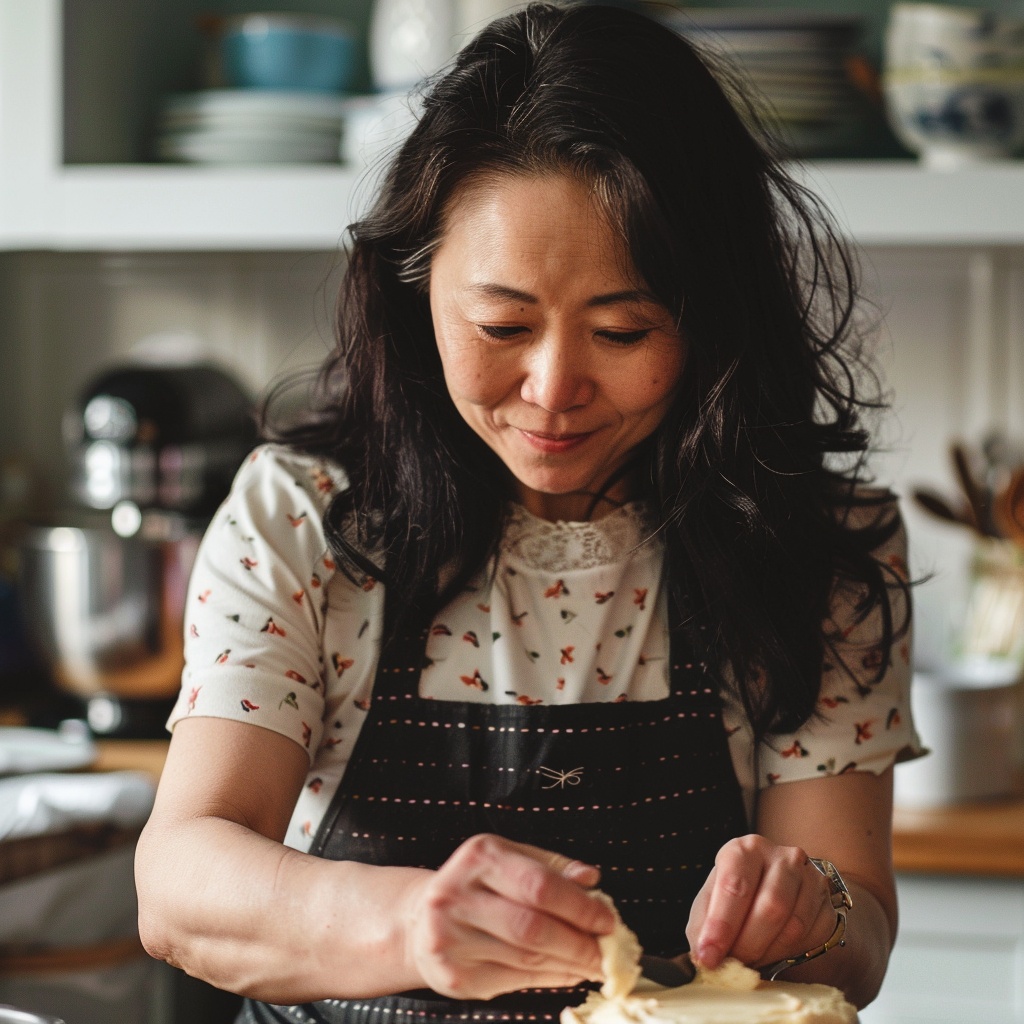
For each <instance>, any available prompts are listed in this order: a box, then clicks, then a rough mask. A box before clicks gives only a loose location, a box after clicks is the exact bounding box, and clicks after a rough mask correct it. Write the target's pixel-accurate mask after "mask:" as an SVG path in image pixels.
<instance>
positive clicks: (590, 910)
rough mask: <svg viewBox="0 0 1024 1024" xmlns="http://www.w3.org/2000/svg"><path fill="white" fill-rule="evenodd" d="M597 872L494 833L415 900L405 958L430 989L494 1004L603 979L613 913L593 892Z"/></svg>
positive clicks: (459, 853) (457, 857)
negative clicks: (504, 996)
mask: <svg viewBox="0 0 1024 1024" xmlns="http://www.w3.org/2000/svg"><path fill="white" fill-rule="evenodd" d="M598 877H599V872H598V870H597V868H595V867H592V866H591V865H588V864H583V863H582V862H580V861H574V860H571V859H570V858H568V857H563V856H561V855H559V854H556V853H550V852H548V851H546V850H541V849H538V848H537V847H534V846H526V845H524V844H522V843H514V842H511V841H510V840H507V839H502V838H501V837H499V836H493V835H477V836H473V837H472V838H470V839H468V840H466V842H464V843H463V844H462V845H461V846H460V847H459V848H458V849H457V850H456V851H455V852H454V853H453V854H452V855H451V857H450V858H449V859H448V860H447V861H446V862H445V863H444V864H443V865H442V866H441V867H440V869H439V870H438V871H436V872H433V873H431V874H430V875H428V876H426V878H425V881H424V883H423V884H422V886H420V887H419V889H418V890H417V892H416V893H415V894H414V896H413V898H412V900H411V901H410V904H409V913H408V916H407V918H406V921H407V924H406V957H407V959H408V960H409V962H410V964H411V965H412V966H413V967H414V968H415V969H416V970H417V971H418V972H419V974H420V976H421V977H422V978H423V980H424V982H425V984H426V985H428V986H429V987H430V988H432V989H434V991H436V992H439V993H441V994H442V995H446V996H448V997H450V998H455V999H490V998H492V997H493V996H496V995H499V994H500V993H503V992H514V991H517V990H518V989H522V988H560V987H568V986H571V985H578V984H579V983H580V982H582V981H588V980H590V981H600V980H601V971H600V967H601V956H600V952H599V950H598V945H597V936H598V935H603V934H606V933H608V932H610V931H611V930H612V928H613V926H614V920H613V916H612V913H611V911H610V910H608V908H607V907H605V906H602V905H601V904H600V903H599V902H598V901H597V900H595V899H592V898H591V897H590V896H589V895H588V894H587V887H590V886H594V885H596V884H597V881H598Z"/></svg>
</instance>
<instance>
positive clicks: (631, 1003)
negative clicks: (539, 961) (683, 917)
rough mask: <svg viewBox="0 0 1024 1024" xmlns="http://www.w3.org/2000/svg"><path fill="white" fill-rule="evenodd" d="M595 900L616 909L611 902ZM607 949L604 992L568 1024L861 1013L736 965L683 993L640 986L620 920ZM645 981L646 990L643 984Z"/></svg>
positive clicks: (839, 1022) (635, 949) (777, 1020)
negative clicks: (769, 979)
mask: <svg viewBox="0 0 1024 1024" xmlns="http://www.w3.org/2000/svg"><path fill="white" fill-rule="evenodd" d="M591 896H593V897H594V898H595V899H598V900H600V901H601V902H602V903H604V904H605V905H606V906H608V907H609V908H611V909H612V910H613V911H614V910H615V904H614V903H613V902H612V900H611V898H610V897H609V896H608V895H607V894H606V893H603V892H599V891H597V890H594V891H593V892H591ZM615 919H616V924H615V928H614V930H613V931H612V932H611V933H610V934H609V935H603V936H601V938H600V939H599V940H598V942H599V945H600V947H601V973H602V975H603V976H604V984H603V985H602V986H601V991H600V992H591V993H590V995H589V996H587V1001H586V1002H585V1003H584V1004H583V1005H582V1006H577V1007H566V1008H565V1009H564V1010H563V1011H562V1014H561V1024H740V1022H742V1024H854V1022H855V1021H856V1019H857V1011H856V1009H855V1008H854V1007H853V1006H851V1005H850V1003H848V1002H847V1001H846V1000H845V999H844V998H843V994H842V992H840V991H839V989H837V988H833V987H832V986H831V985H808V984H803V983H801V982H785V981H762V980H761V977H760V975H759V974H758V973H757V971H755V970H753V969H752V968H750V967H746V966H744V965H743V964H742V963H740V961H738V960H735V959H732V958H729V959H727V960H725V962H724V963H722V964H721V966H719V967H717V968H715V969H714V970H711V971H709V970H705V969H704V968H700V967H699V968H698V969H697V977H696V978H695V979H694V981H693V982H691V984H689V985H683V986H681V987H680V988H662V987H661V986H660V985H655V984H653V983H652V982H649V981H646V980H644V979H640V967H639V963H638V961H639V959H640V954H641V952H642V950H641V947H640V943H639V942H638V941H637V937H636V935H634V934H633V932H631V931H630V930H629V928H627V927H626V926H625V925H624V924H623V923H622V920H621V918H619V915H618V912H617V911H616V914H615ZM638 979H640V980H639V983H638Z"/></svg>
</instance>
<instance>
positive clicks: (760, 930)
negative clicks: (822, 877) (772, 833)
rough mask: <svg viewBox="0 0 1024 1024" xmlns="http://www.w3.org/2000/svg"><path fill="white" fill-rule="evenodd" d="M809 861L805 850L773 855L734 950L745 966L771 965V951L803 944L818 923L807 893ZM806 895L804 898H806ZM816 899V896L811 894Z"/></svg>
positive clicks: (780, 851) (736, 939) (777, 852)
mask: <svg viewBox="0 0 1024 1024" xmlns="http://www.w3.org/2000/svg"><path fill="white" fill-rule="evenodd" d="M806 864H807V858H806V856H805V855H804V852H803V851H802V850H798V849H795V848H780V849H777V850H775V851H773V853H772V856H771V858H770V860H769V861H768V864H767V865H766V867H765V870H764V871H763V873H762V875H761V882H760V885H759V886H758V888H757V892H756V894H755V896H754V901H753V903H752V905H751V908H750V912H749V914H748V915H747V918H746V920H745V921H744V922H743V925H742V927H741V928H740V930H739V933H738V934H737V936H736V938H735V940H734V941H733V944H732V948H731V949H730V950H729V952H730V954H731V955H732V956H735V957H737V958H738V959H740V960H742V961H743V962H744V963H745V964H752V963H759V962H761V961H765V962H767V960H768V955H769V951H770V950H774V949H775V948H777V947H778V946H779V945H780V944H781V945H783V946H786V945H787V943H788V944H789V945H791V944H792V942H793V941H797V942H798V941H799V940H800V938H801V937H802V936H803V935H804V933H805V932H806V931H807V927H808V924H813V922H814V916H815V915H814V912H811V916H810V917H808V912H809V911H810V910H811V903H812V898H809V894H808V893H807V892H805V891H804V890H805V889H810V888H811V887H810V886H807V885H805V882H807V881H810V880H809V879H807V877H806V872H805V871H804V867H805V865H806ZM802 894H803V895H802ZM811 896H812V894H811Z"/></svg>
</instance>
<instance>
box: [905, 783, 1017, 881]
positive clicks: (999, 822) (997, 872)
mask: <svg viewBox="0 0 1024 1024" xmlns="http://www.w3.org/2000/svg"><path fill="white" fill-rule="evenodd" d="M893 859H894V860H895V862H896V869H897V871H905V872H916V873H929V874H936V875H991V876H999V877H1003V878H1024V800H1022V799H1017V800H993V801H989V802H985V803H977V804H961V805H956V806H951V807H938V808H933V809H928V810H917V809H914V810H911V809H910V808H905V807H898V808H897V809H896V814H895V818H894V827H893Z"/></svg>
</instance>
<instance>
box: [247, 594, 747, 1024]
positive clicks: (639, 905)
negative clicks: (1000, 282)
mask: <svg viewBox="0 0 1024 1024" xmlns="http://www.w3.org/2000/svg"><path fill="white" fill-rule="evenodd" d="M670 615H671V616H672V628H671V632H670V658H671V670H670V693H669V696H668V697H666V698H665V699H663V700H657V701H634V702H630V701H624V702H612V703H601V704H568V705H545V704H538V705H533V706H527V707H524V706H521V705H518V704H500V705H492V704H477V703H467V702H462V701H442V700H425V699H423V698H421V697H420V696H419V677H420V672H421V670H422V668H423V665H424V658H425V654H424V651H425V647H426V641H427V635H428V629H429V623H428V626H427V628H424V629H422V630H418V631H415V632H413V633H411V634H410V635H406V636H404V637H401V638H399V639H398V640H397V641H396V642H395V643H393V644H391V645H389V647H388V648H387V649H386V650H385V651H383V652H382V654H381V658H380V663H379V665H378V669H377V675H376V679H375V681H374V687H373V696H372V701H371V704H370V710H369V711H368V717H367V720H366V721H365V722H364V723H363V727H362V729H361V730H360V733H359V737H358V739H357V741H356V745H355V749H354V750H353V752H352V758H351V760H350V761H349V763H348V766H347V767H346V770H345V773H344V775H343V777H342V780H341V783H340V785H339V787H338V791H337V792H336V794H335V796H334V799H333V801H332V802H331V805H330V807H329V809H328V811H327V814H326V815H325V816H324V820H323V822H322V824H321V826H320V829H319V830H318V832H317V835H316V837H315V839H314V842H313V845H312V847H311V850H310V852H311V853H313V854H315V855H317V856H321V857H328V858H330V859H332V860H353V861H359V862H362V863H366V864H378V865H399V866H407V867H423V868H431V869H435V868H438V867H440V865H441V864H443V863H444V861H445V860H447V858H448V857H449V856H450V855H451V854H452V852H453V851H454V850H455V849H456V847H458V846H459V844H460V843H462V842H463V841H464V840H466V839H468V838H469V837H470V836H473V835H476V834H477V833H480V832H491V833H495V834H497V835H501V836H504V837H506V838H508V839H513V840H516V841H517V842H523V843H530V844H532V845H534V846H539V847H543V848H545V849H548V850H554V851H556V852H558V853H562V854H565V855H566V856H568V857H573V858H577V859H579V860H582V861H586V862H587V863H590V864H594V865H596V866H597V867H599V868H600V869H601V882H600V886H601V888H602V889H603V890H604V891H605V892H607V893H608V894H609V895H610V896H611V897H612V898H613V899H614V900H615V903H616V906H617V907H618V909H619V912H620V913H621V915H622V918H623V920H624V921H625V922H626V924H627V925H628V926H629V927H630V928H632V929H633V931H635V932H636V933H637V935H638V937H639V939H640V942H641V944H642V945H643V948H644V950H645V951H646V952H648V953H655V954H660V955H672V954H675V953H678V952H680V951H682V950H684V949H685V948H686V936H685V927H686V922H687V919H688V917H689V913H690V905H691V903H692V902H693V899H694V897H695V896H696V894H697V892H698V891H699V889H700V887H701V886H702V885H703V883H704V881H705V879H706V878H707V875H708V872H709V871H710V870H711V868H712V866H713V864H714V859H715V855H716V854H717V852H718V850H719V848H720V847H721V846H722V845H723V844H724V843H725V842H726V841H728V840H729V839H732V838H734V837H736V836H738V835H742V834H743V833H745V832H746V831H747V824H746V819H745V813H744V808H743V800H742V793H741V791H740V787H739V783H738V782H737V779H736V775H735V772H734V770H733V765H732V760H731V756H730V753H729V749H728V742H727V737H726V734H725V730H724V727H723V725H722V716H721V700H720V698H719V694H718V685H717V681H716V679H715V677H714V675H713V674H712V673H710V672H709V671H708V668H707V665H706V663H705V662H704V661H703V660H700V659H699V655H698V652H697V651H696V650H695V647H694V644H693V642H692V640H691V638H689V637H688V636H687V632H686V630H685V629H684V628H683V626H682V625H681V624H680V622H679V621H678V616H677V615H676V614H675V612H674V609H672V608H671V602H670ZM354 925H355V926H356V927H358V922H354ZM593 987H595V986H592V985H582V986H579V987H577V988H573V989H536V990H529V991H525V992H513V993H509V994H507V995H503V996H499V997H498V998H496V999H493V1000H486V1001H485V1000H471V1001H455V1000H449V999H447V998H446V997H444V996H441V995H438V994H437V993H434V992H431V991H429V990H422V991H416V992H409V993H401V994H399V995H394V996H384V997H378V998H374V999H328V1000H322V1001H319V1002H315V1003H308V1004H303V1005H297V1006H273V1005H269V1004H265V1003H256V1002H253V1001H251V1000H247V1001H246V1004H245V1006H244V1007H243V1010H242V1014H241V1016H240V1017H239V1021H244V1022H247V1024H272V1022H273V1024H282V1022H288V1024H388V1022H392V1021H403V1020H410V1019H415V1020H421V1021H426V1022H429V1024H456V1022H458V1024H465V1022H466V1021H494V1020H509V1021H541V1022H544V1021H554V1020H557V1018H558V1013H559V1011H560V1010H561V1009H562V1008H563V1007H564V1006H568V1005H572V1004H576V1003H579V1002H582V1000H583V999H584V998H585V996H586V993H587V991H589V990H590V989H591V988H593Z"/></svg>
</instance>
